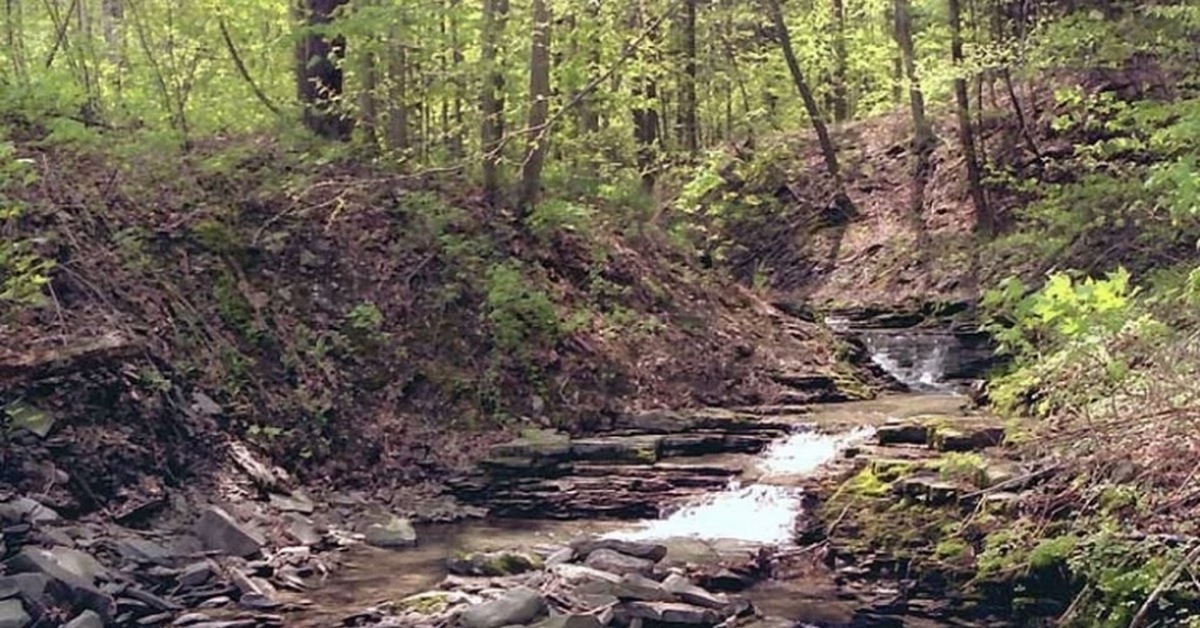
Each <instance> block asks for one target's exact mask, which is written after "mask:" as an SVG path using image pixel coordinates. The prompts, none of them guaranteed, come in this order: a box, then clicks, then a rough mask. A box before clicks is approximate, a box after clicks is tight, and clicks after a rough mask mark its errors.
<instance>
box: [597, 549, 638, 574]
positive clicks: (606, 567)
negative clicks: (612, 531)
mask: <svg viewBox="0 0 1200 628" xmlns="http://www.w3.org/2000/svg"><path fill="white" fill-rule="evenodd" d="M583 564H584V565H586V566H588V567H591V568H593V569H599V570H600V571H607V572H609V573H615V574H619V575H622V576H623V575H625V574H629V573H636V574H641V575H648V574H649V573H650V572H652V571H653V570H654V561H651V560H647V559H645V558H638V557H636V556H629V555H626V554H622V553H620V552H616V551H614V550H610V549H598V550H595V551H593V552H591V553H590V554H588V557H587V560H585V561H583Z"/></svg>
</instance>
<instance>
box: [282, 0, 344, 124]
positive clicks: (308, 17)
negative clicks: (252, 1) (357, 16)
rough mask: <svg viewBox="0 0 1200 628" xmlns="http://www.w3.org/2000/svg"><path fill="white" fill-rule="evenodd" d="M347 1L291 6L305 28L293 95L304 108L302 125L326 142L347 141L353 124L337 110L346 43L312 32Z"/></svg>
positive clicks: (298, 47)
mask: <svg viewBox="0 0 1200 628" xmlns="http://www.w3.org/2000/svg"><path fill="white" fill-rule="evenodd" d="M346 2H347V0H301V2H300V3H298V4H296V5H294V6H295V7H296V9H297V11H298V13H299V16H298V17H299V18H300V20H301V23H302V24H303V25H304V26H305V27H306V28H305V32H304V34H303V36H302V37H301V38H300V39H299V41H297V43H296V51H295V55H296V59H295V61H296V92H297V96H298V97H299V99H300V102H301V104H302V105H303V106H304V126H306V127H307V128H308V129H309V130H310V131H312V132H313V133H315V134H317V135H319V136H321V137H324V138H326V139H333V140H340V141H345V140H348V139H350V132H351V130H352V129H353V126H354V125H353V121H352V120H351V119H350V118H349V117H347V116H346V115H344V114H343V113H341V112H340V111H338V110H337V109H338V104H337V101H338V100H339V99H340V98H341V96H342V70H341V68H339V67H338V62H339V61H340V60H341V59H342V58H343V57H344V56H345V53H346V40H345V38H343V37H341V36H338V37H334V38H333V39H332V40H330V39H326V38H325V37H324V36H322V35H320V34H318V33H316V32H313V28H312V27H314V26H322V25H326V24H329V23H331V22H332V21H333V12H334V10H335V9H337V8H338V7H339V6H341V5H343V4H345V3H346Z"/></svg>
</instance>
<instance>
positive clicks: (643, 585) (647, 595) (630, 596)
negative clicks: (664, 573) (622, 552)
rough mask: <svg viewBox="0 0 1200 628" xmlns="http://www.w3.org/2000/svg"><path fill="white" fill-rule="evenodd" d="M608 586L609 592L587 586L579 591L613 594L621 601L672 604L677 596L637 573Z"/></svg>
mask: <svg viewBox="0 0 1200 628" xmlns="http://www.w3.org/2000/svg"><path fill="white" fill-rule="evenodd" d="M606 586H607V590H605V591H599V590H597V591H592V590H589V588H588V587H586V586H584V587H581V588H580V589H579V590H580V591H582V592H585V593H602V592H603V593H611V594H612V595H614V596H616V598H617V599H619V600H621V601H628V600H636V601H640V602H670V601H672V600H674V599H675V596H674V595H672V594H671V593H670V592H668V591H667V590H666V589H664V588H663V585H661V584H659V583H658V582H657V581H655V580H651V579H650V578H647V577H645V576H643V575H640V574H636V573H627V574H625V575H624V576H622V577H621V581H620V582H618V583H617V584H610V585H606Z"/></svg>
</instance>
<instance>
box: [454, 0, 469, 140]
mask: <svg viewBox="0 0 1200 628" xmlns="http://www.w3.org/2000/svg"><path fill="white" fill-rule="evenodd" d="M461 1H462V0H450V49H451V58H452V59H453V61H454V106H453V109H454V131H453V133H452V134H451V138H450V156H451V157H454V158H455V159H461V158H462V156H463V154H464V151H465V148H464V145H465V144H466V139H465V138H464V137H463V132H464V130H463V129H464V127H463V100H465V99H466V92H467V86H466V82H465V81H464V80H463V78H462V71H463V70H462V66H463V62H464V60H465V59H464V57H463V49H462V41H461V40H460V39H459V33H458V27H459V16H458V9H459V6H460V3H461Z"/></svg>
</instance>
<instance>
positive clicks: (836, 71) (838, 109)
mask: <svg viewBox="0 0 1200 628" xmlns="http://www.w3.org/2000/svg"><path fill="white" fill-rule="evenodd" d="M832 2H833V28H834V32H833V119H834V121H836V122H843V121H845V120H849V119H850V98H849V94H848V93H847V85H846V64H847V56H846V4H845V0H832Z"/></svg>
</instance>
